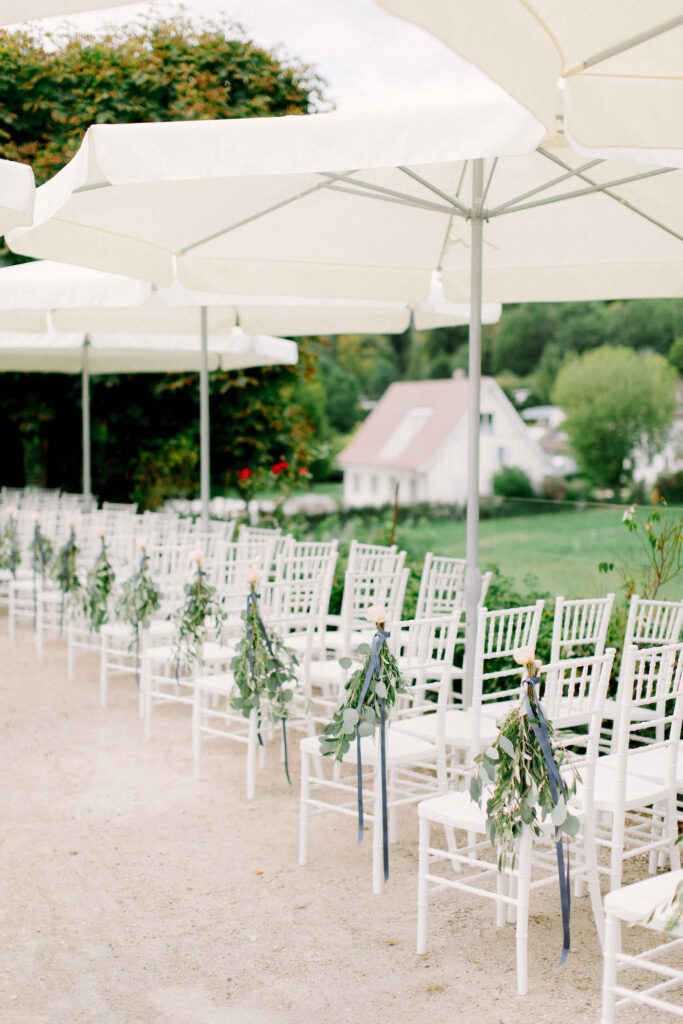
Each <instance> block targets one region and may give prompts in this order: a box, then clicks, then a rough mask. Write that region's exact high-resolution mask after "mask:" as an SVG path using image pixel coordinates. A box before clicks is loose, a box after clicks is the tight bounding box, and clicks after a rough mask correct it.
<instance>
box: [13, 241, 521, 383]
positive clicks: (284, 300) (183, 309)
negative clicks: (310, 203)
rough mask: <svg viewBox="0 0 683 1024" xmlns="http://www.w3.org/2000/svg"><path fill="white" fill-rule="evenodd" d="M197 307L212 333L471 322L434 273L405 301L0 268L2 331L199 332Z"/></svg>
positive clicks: (488, 318) (45, 266) (384, 329)
mask: <svg viewBox="0 0 683 1024" xmlns="http://www.w3.org/2000/svg"><path fill="white" fill-rule="evenodd" d="M202 306H204V307H206V310H207V323H208V330H209V334H210V335H211V334H224V333H225V332H227V331H232V329H233V328H234V327H235V326H237V324H239V325H240V326H241V327H242V328H243V329H244V330H245V331H246V332H247V333H248V334H252V335H264V334H286V335H289V336H291V337H294V336H302V335H315V334H351V333H356V332H358V333H365V334H374V333H377V334H399V333H402V332H403V331H405V330H407V328H408V327H409V326H410V323H411V318H412V323H413V326H414V327H415V328H416V329H417V330H431V329H432V328H434V327H452V326H456V325H458V324H466V323H468V322H469V306H468V305H467V304H466V303H452V302H449V301H448V300H447V299H446V298H445V297H444V295H443V289H442V285H441V281H440V278H439V277H438V275H437V274H435V275H434V279H433V281H432V287H431V288H430V293H429V295H428V297H427V299H426V300H425V301H424V302H420V303H415V304H414V305H409V304H407V303H404V302H382V301H377V302H373V301H370V300H352V299H347V300H344V299H328V300H322V299H321V300H313V299H295V298H292V297H288V296H268V295H225V294H221V293H199V292H196V291H193V290H190V289H187V288H183V287H182V286H180V285H174V286H171V287H169V288H158V289H157V288H153V286H152V285H150V284H149V283H148V282H146V281H141V280H138V279H135V278H130V277H123V276H122V275H120V274H108V273H104V272H102V271H97V270H91V269H89V268H88V267H76V266H72V265H70V264H67V263H57V262H54V261H53V260H38V261H36V262H34V263H23V264H19V265H18V266H14V267H6V268H4V269H2V270H0V331H19V332H23V331H40V332H45V331H48V330H50V329H54V330H56V331H60V332H64V333H74V332H75V333H78V332H79V331H80V332H83V331H88V332H89V333H90V334H91V335H95V334H106V335H111V334H114V333H122V334H131V335H135V334H144V333H147V332H149V333H152V334H162V333H165V332H168V333H169V334H171V335H174V334H185V333H188V334H197V333H198V330H199V312H198V308H199V307H202ZM482 315H483V320H484V323H497V322H498V320H499V319H500V315H501V306H500V303H488V304H487V305H486V306H485V307H484V310H483V314H482ZM93 353H94V345H93ZM54 359H56V360H58V359H59V355H55V356H54ZM0 368H1V367H0ZM56 368H57V369H59V367H56ZM95 372H96V371H95Z"/></svg>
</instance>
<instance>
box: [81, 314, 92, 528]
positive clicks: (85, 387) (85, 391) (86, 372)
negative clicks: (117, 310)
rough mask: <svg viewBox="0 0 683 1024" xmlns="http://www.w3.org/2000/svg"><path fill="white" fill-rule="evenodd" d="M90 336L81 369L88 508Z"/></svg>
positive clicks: (85, 347)
mask: <svg viewBox="0 0 683 1024" xmlns="http://www.w3.org/2000/svg"><path fill="white" fill-rule="evenodd" d="M89 348H90V338H89V337H88V335H87V334H86V335H85V337H84V339H83V366H82V370H81V416H82V432H83V494H84V495H85V498H86V504H87V508H88V509H89V508H90V504H91V498H92V478H91V465H90V364H89V358H88V352H89Z"/></svg>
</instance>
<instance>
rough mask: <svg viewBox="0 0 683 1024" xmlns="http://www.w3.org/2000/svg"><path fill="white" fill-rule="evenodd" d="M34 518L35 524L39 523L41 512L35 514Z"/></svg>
mask: <svg viewBox="0 0 683 1024" xmlns="http://www.w3.org/2000/svg"><path fill="white" fill-rule="evenodd" d="M32 518H33V522H34V523H39V522H40V512H34V513H33V516H32Z"/></svg>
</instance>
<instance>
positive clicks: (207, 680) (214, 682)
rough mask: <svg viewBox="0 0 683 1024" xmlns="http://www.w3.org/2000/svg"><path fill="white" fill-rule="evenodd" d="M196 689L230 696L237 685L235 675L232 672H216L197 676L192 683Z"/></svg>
mask: <svg viewBox="0 0 683 1024" xmlns="http://www.w3.org/2000/svg"><path fill="white" fill-rule="evenodd" d="M191 685H192V686H194V688H195V690H202V691H203V692H204V693H216V694H218V695H219V696H223V697H228V696H229V695H230V694H231V693H232V691H233V688H234V686H235V677H234V676H233V674H232V672H216V673H215V674H214V675H212V676H211V675H209V676H197V678H196V679H193V680H192V683H191Z"/></svg>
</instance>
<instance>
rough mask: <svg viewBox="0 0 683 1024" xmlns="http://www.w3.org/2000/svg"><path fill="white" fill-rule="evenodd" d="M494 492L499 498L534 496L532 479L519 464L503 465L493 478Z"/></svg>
mask: <svg viewBox="0 0 683 1024" xmlns="http://www.w3.org/2000/svg"><path fill="white" fill-rule="evenodd" d="M493 493H494V494H496V495H498V497H499V498H533V496H534V489H533V486H532V484H531V480H530V479H529V477H528V476H527V474H526V473H525V472H524V470H523V469H520V468H519V467H518V466H503V468H502V469H499V470H498V472H497V473H496V475H495V476H494V478H493Z"/></svg>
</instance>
